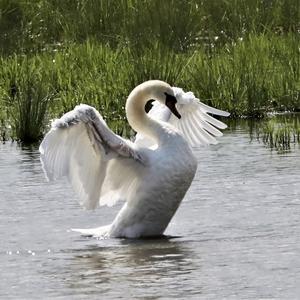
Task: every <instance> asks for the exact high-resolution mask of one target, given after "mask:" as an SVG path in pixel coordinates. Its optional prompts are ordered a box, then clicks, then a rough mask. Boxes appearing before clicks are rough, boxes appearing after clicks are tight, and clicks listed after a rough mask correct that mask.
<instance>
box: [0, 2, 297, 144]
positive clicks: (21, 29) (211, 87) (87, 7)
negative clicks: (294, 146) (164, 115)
mask: <svg viewBox="0 0 300 300" xmlns="http://www.w3.org/2000/svg"><path fill="white" fill-rule="evenodd" d="M299 20H300V11H299V3H298V0H276V1H275V0H248V1H246V0H226V1H225V0H206V1H205V0H202V1H201V0H185V1H183V0H166V1H159V0H64V1H59V0H30V1H29V0H0V54H1V60H0V108H1V110H0V132H1V136H2V139H5V138H7V137H8V136H9V135H10V136H11V137H13V138H17V139H18V140H22V141H27V142H31V141H35V140H38V139H40V138H41V137H42V135H43V133H44V131H45V126H47V124H49V122H50V120H51V119H52V118H54V117H57V116H60V115H61V114H62V113H64V112H66V111H68V110H70V109H72V108H73V107H74V106H75V105H76V104H78V103H88V104H91V105H94V106H95V107H96V108H97V109H98V110H99V111H100V112H101V113H102V115H103V116H104V117H105V118H106V120H107V121H108V123H109V125H110V126H111V127H112V128H113V129H114V130H115V131H117V132H118V133H120V134H123V135H128V134H129V131H128V130H129V129H128V127H127V126H126V122H124V104H125V100H126V97H127V95H128V94H129V92H130V91H131V89H132V88H133V87H134V86H136V85H137V84H139V83H141V82H143V81H145V80H149V79H161V80H165V81H167V82H169V83H170V84H171V85H175V86H180V87H182V88H183V89H184V90H192V91H193V92H194V93H195V94H196V95H197V96H198V97H199V98H200V99H202V101H203V102H205V103H207V104H209V105H213V106H216V107H218V108H221V109H224V110H228V111H230V112H231V113H232V116H233V117H241V116H243V117H244V116H247V117H263V116H265V115H266V114H267V113H268V112H272V111H276V112H279V111H293V112H294V111H299V110H300V99H299V98H300V78H299V77H300V72H299V70H300V61H299V54H300V52H299V51H300V50H299V32H300V26H299Z"/></svg>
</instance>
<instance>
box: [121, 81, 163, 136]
mask: <svg viewBox="0 0 300 300" xmlns="http://www.w3.org/2000/svg"><path fill="white" fill-rule="evenodd" d="M151 99H152V95H151V92H150V91H149V90H147V89H143V88H141V87H140V86H137V87H136V88H135V89H133V91H132V92H131V93H130V95H129V97H128V99H127V101H126V115H127V120H128V123H129V124H130V126H131V127H132V128H133V129H134V130H135V131H136V132H139V133H142V134H144V135H147V136H148V137H150V138H152V139H155V140H157V139H158V137H159V132H160V131H161V125H160V123H159V122H158V121H156V120H154V119H152V118H151V117H149V116H148V115H147V113H146V112H145V105H146V103H147V102H148V101H149V100H151Z"/></svg>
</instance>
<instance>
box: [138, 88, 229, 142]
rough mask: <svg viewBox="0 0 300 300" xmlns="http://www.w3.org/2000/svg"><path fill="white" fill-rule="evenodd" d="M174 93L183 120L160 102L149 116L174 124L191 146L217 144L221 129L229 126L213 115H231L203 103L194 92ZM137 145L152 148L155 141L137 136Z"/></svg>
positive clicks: (178, 90)
mask: <svg viewBox="0 0 300 300" xmlns="http://www.w3.org/2000/svg"><path fill="white" fill-rule="evenodd" d="M173 91H174V95H175V97H176V99H177V104H176V107H177V110H178V112H179V113H180V115H181V118H180V119H178V118H177V117H176V116H174V115H173V114H172V113H171V111H170V110H169V109H168V108H167V107H166V106H165V105H163V104H161V103H159V102H158V101H155V102H154V103H153V107H152V108H151V110H150V111H149V116H151V117H152V118H154V119H156V120H160V121H164V122H169V123H170V124H172V125H173V126H174V127H175V128H177V130H179V131H180V132H181V133H182V135H183V136H184V137H185V139H186V140H187V141H188V142H189V144H190V145H191V146H194V147H195V146H199V145H209V144H217V142H218V141H217V139H216V137H220V136H222V135H223V133H222V132H221V131H220V130H219V129H225V128H226V127H227V125H226V124H224V123H223V122H221V121H219V120H217V119H216V118H214V117H212V116H211V115H217V116H224V117H227V116H229V113H228V112H225V111H222V110H219V109H216V108H213V107H210V106H208V105H206V104H204V103H202V102H201V101H200V100H199V99H197V98H196V97H195V96H194V94H193V93H192V92H188V93H185V92H184V91H183V90H182V89H180V88H177V87H173ZM210 114H211V115H210ZM136 143H137V144H141V145H147V146H151V144H153V141H150V140H147V138H146V137H143V136H140V135H137V139H136Z"/></svg>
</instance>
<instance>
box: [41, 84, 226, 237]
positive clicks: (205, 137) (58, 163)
mask: <svg viewBox="0 0 300 300" xmlns="http://www.w3.org/2000/svg"><path fill="white" fill-rule="evenodd" d="M150 99H155V100H157V101H158V102H157V101H156V103H155V105H154V107H153V108H152V109H151V111H150V113H149V114H146V112H145V105H146V103H147V101H148V100H150ZM178 100H180V101H179V103H177V108H178V109H179V112H178V111H177V109H176V106H175V104H176V102H178ZM185 102H187V103H185ZM198 105H199V107H198ZM180 106H184V109H182V107H181V109H180ZM169 108H170V109H169ZM171 111H172V112H173V114H174V115H175V116H176V117H177V118H178V120H179V118H180V117H181V116H180V114H179V113H183V115H182V119H181V120H179V121H177V118H176V117H174V116H171ZM207 112H212V113H215V114H219V115H227V113H225V112H222V111H219V110H216V109H213V108H210V107H208V106H205V105H204V104H202V103H201V102H199V100H198V99H196V98H195V97H194V95H193V94H192V93H190V94H189V93H183V91H182V90H180V89H176V88H171V87H170V86H169V85H168V84H166V83H164V82H162V81H148V82H145V83H143V84H141V85H139V86H138V87H136V88H135V89H134V90H133V91H132V92H131V94H130V95H129V97H128V99H127V102H126V114H127V118H128V122H129V124H130V125H131V127H132V128H133V129H134V130H135V131H137V132H138V135H137V137H136V141H135V142H134V143H132V142H130V141H128V140H124V139H123V138H121V137H119V136H117V135H115V134H114V133H113V132H112V131H111V130H110V129H109V128H108V127H107V125H106V123H105V122H104V120H103V119H102V117H101V116H100V114H99V113H98V112H97V111H96V110H95V109H94V108H92V107H90V106H87V105H80V106H77V107H76V108H75V109H74V110H73V111H71V112H69V113H67V114H65V115H64V116H63V117H62V118H61V119H58V120H56V121H54V122H53V124H52V129H51V130H50V132H49V133H48V134H47V135H46V136H45V138H44V140H43V142H42V144H41V146H40V152H41V160H42V163H43V167H44V170H45V173H46V175H47V177H48V178H49V179H56V178H59V177H61V176H67V177H68V178H69V181H70V182H71V184H72V186H73V188H74V189H75V191H76V192H77V194H78V195H79V200H80V203H81V204H82V205H83V206H84V207H85V208H86V209H94V208H95V207H97V206H98V205H99V204H100V205H104V204H107V205H113V204H114V203H115V202H116V201H118V200H120V199H124V200H125V201H126V203H125V204H124V206H123V207H122V209H121V210H120V212H119V213H118V215H117V216H116V218H115V220H114V221H113V223H112V224H111V225H108V226H105V227H100V228H95V229H86V230H78V231H80V232H81V233H83V234H88V235H95V236H110V237H129V238H137V237H145V236H157V235H161V234H163V232H164V230H165V229H166V227H167V225H168V224H169V222H170V220H171V218H172V217H173V215H174V213H175V212H176V210H177V208H178V206H179V204H180V202H181V201H182V199H183V197H184V195H185V193H186V191H187V190H188V188H189V186H190V185H191V182H192V180H193V178H194V175H195V172H196V168H197V161H196V158H195V157H194V155H193V153H192V149H191V145H194V144H197V142H198V143H202V144H203V143H206V144H209V143H214V142H215V141H216V140H215V139H214V138H213V137H212V134H213V135H215V136H220V135H221V132H220V131H218V130H217V129H216V128H215V127H214V126H216V127H219V128H225V127H226V126H225V124H223V123H221V122H220V121H217V120H215V119H213V118H212V117H210V116H209V115H207V114H206V113H207ZM195 113H196V115H197V113H198V115H199V116H200V117H201V116H202V118H198V119H197V118H196V117H195ZM193 118H195V120H193ZM190 120H192V121H191V122H190ZM176 122H177V123H176ZM180 122H182V123H180ZM211 124H213V125H214V126H212V125H211ZM195 129H196V130H197V129H198V130H197V131H198V132H193V130H195ZM189 131H190V133H189ZM199 132H200V134H199Z"/></svg>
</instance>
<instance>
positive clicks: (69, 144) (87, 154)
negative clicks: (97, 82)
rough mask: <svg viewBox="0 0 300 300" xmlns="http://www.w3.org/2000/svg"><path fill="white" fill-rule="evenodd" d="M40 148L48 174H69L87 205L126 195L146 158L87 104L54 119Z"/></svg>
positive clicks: (113, 199)
mask: <svg viewBox="0 0 300 300" xmlns="http://www.w3.org/2000/svg"><path fill="white" fill-rule="evenodd" d="M39 150H40V153H41V162H42V165H43V169H44V172H45V174H46V176H47V178H48V179H49V180H54V179H58V178H60V177H63V176H66V177H67V178H68V179H69V181H70V183H71V185H72V187H73V189H74V190H75V192H76V193H77V194H78V196H79V202H80V204H81V205H82V206H83V207H84V208H86V209H94V208H96V207H97V206H98V205H99V204H100V205H103V204H107V205H112V204H114V202H115V201H117V200H119V198H121V197H123V198H126V194H127V193H129V192H130V187H131V186H132V185H133V183H134V181H135V179H136V176H138V174H136V172H138V171H139V170H140V168H141V167H142V166H143V164H144V162H145V161H144V157H143V154H141V153H139V151H138V150H136V149H135V147H134V145H133V144H132V143H131V142H130V141H127V140H124V139H123V138H121V137H120V136H118V135H116V134H114V133H113V132H112V131H111V130H110V129H109V128H108V127H107V125H106V123H105V121H104V120H103V118H102V117H101V115H100V114H99V113H98V112H97V111H96V110H95V109H94V108H93V107H91V106H88V105H83V104H82V105H79V106H76V107H75V109H74V110H73V111H70V112H68V113H66V114H65V115H64V116H62V117H61V118H60V119H58V120H55V121H54V122H53V123H52V128H51V130H50V131H49V132H48V133H47V134H46V136H45V138H44V140H43V141H42V143H41V145H40V148H39ZM112 191H113V193H112ZM108 195H109V197H108Z"/></svg>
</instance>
